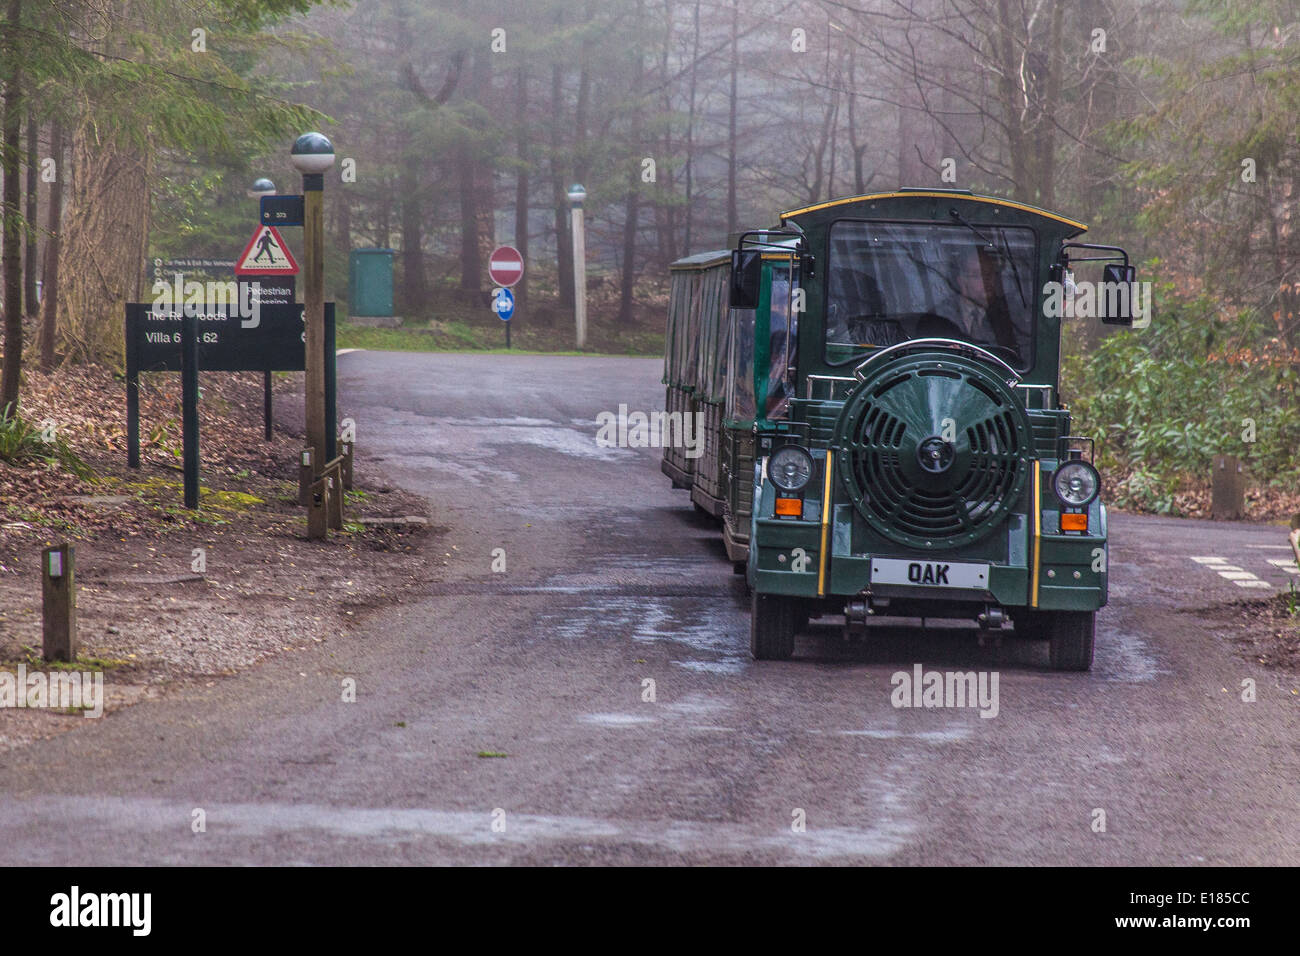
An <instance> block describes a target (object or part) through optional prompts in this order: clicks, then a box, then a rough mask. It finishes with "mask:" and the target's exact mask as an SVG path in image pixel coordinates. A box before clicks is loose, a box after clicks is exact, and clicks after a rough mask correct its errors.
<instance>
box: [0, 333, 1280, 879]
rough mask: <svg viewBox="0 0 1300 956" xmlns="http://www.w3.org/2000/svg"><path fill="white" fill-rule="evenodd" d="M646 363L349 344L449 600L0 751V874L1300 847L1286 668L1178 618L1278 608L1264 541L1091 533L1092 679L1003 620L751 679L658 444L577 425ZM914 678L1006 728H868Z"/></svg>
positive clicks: (1119, 523)
mask: <svg viewBox="0 0 1300 956" xmlns="http://www.w3.org/2000/svg"><path fill="white" fill-rule="evenodd" d="M659 372H660V363H658V362H656V361H648V360H637V359H587V358H564V357H553V358H551V357H547V358H541V357H523V356H518V357H501V356H470V355H420V354H393V353H369V352H355V353H350V354H347V355H345V356H343V357H342V358H341V359H340V374H341V384H340V389H341V396H342V402H343V404H344V406H345V412H346V414H348V415H351V416H352V417H353V418H355V420H356V422H357V433H358V447H359V450H360V452H359V453H360V456H361V458H362V463H361V464H360V465H359V467H360V468H361V469H362V470H370V469H375V468H377V467H382V468H383V469H384V470H385V471H386V473H387V475H388V476H389V480H391V481H393V482H395V483H397V484H400V485H402V486H404V487H407V488H409V489H412V490H416V491H419V492H422V493H424V494H426V495H428V497H429V502H430V514H431V515H432V516H433V519H434V521H435V523H438V524H440V525H444V526H447V527H448V528H449V529H450V530H449V531H448V533H447V534H446V536H445V539H442V540H444V541H445V547H444V548H436V549H435V551H434V554H433V556H432V559H433V560H437V561H441V560H443V554H444V553H446V552H451V553H452V555H453V557H452V558H451V559H450V562H449V564H448V565H447V566H446V568H444V569H443V577H442V579H441V580H440V583H438V584H437V585H436V586H434V587H432V588H429V589H428V590H427V593H425V594H424V595H422V596H421V597H420V598H419V599H418V600H414V601H412V602H410V603H408V604H406V605H405V606H402V607H397V608H389V609H385V610H382V611H380V612H378V613H377V614H375V615H374V616H373V617H371V618H370V619H368V621H367V622H366V626H365V628H364V629H363V630H362V632H361V633H359V634H358V635H356V636H354V637H352V638H349V639H348V640H347V641H339V640H337V639H334V640H331V641H329V642H327V643H326V644H324V645H318V646H315V647H313V648H312V649H309V650H306V651H302V652H295V653H292V654H287V655H284V656H283V657H281V658H280V659H278V660H275V661H272V662H270V663H268V664H266V665H264V666H262V667H259V668H257V669H255V670H253V671H250V672H248V673H246V674H244V675H241V676H239V677H237V678H232V679H228V680H223V681H219V682H217V684H216V685H215V686H213V687H211V688H204V687H195V688H187V689H182V690H179V691H176V692H174V693H171V694H169V695H168V696H167V697H166V698H165V699H163V700H160V701H156V702H150V703H145V704H141V705H138V706H135V707H131V708H128V709H126V710H124V711H121V712H118V713H116V714H114V715H112V716H110V717H109V718H107V719H105V720H102V721H86V724H87V725H88V726H86V727H85V728H83V729H79V730H77V731H76V732H73V733H68V734H64V735H62V736H60V737H57V738H55V739H52V740H49V741H45V742H43V743H40V744H37V745H35V746H32V747H28V748H25V749H23V750H19V751H15V752H12V753H9V754H5V755H0V863H3V864H5V865H11V864H53V863H60V864H83V863H98V864H122V863H132V864H134V863H175V864H182V863H184V864H201V863H222V864H226V863H255V864H298V863H322V864H353V863H355V864H400V863H522V864H530V863H537V864H555V863H561V864H581V863H630V864H637V863H781V864H808V863H838V864H845V863H882V864H883V863H888V864H931V865H934V864H977V863H982V864H1013V863H1029V864H1046V863H1058V864H1059V863H1065V864H1175V865H1180V864H1189V865H1196V864H1291V865H1295V864H1297V863H1300V750H1298V747H1300V744H1298V741H1300V695H1297V691H1300V677H1297V676H1296V675H1294V674H1291V675H1288V674H1285V673H1282V672H1278V671H1273V670H1266V669H1265V668H1263V667H1260V666H1258V665H1255V664H1253V663H1252V662H1251V661H1249V660H1248V659H1246V658H1243V657H1242V656H1241V655H1240V654H1239V653H1238V651H1237V650H1235V648H1234V647H1233V645H1232V644H1231V643H1230V642H1229V641H1228V640H1226V639H1225V638H1224V637H1223V636H1222V635H1220V634H1216V633H1215V630H1214V628H1213V626H1212V625H1210V624H1207V623H1206V622H1204V621H1203V620H1202V617H1201V615H1200V614H1198V612H1197V610H1198V608H1202V607H1205V606H1207V605H1209V604H1212V603H1216V602H1220V601H1226V600H1233V599H1237V598H1241V597H1243V596H1257V595H1259V594H1264V593H1269V592H1270V591H1272V590H1273V589H1275V588H1278V587H1281V588H1285V586H1286V581H1287V579H1288V577H1289V572H1288V571H1287V570H1286V568H1284V567H1283V566H1282V565H1284V564H1286V559H1287V550H1286V541H1285V533H1284V531H1283V530H1281V529H1279V528H1261V527H1252V526H1247V525H1225V524H1214V525H1211V524H1209V523H1206V522H1195V521H1176V520H1165V519H1143V518H1132V517H1125V516H1115V517H1113V518H1112V526H1111V527H1112V540H1113V544H1112V551H1111V555H1112V559H1111V561H1112V573H1111V604H1110V606H1109V607H1107V608H1106V609H1105V610H1104V611H1103V612H1102V614H1101V615H1100V617H1099V624H1098V643H1097V652H1096V664H1095V666H1094V669H1093V670H1092V672H1091V673H1087V674H1059V673H1053V672H1050V671H1048V670H1047V669H1046V651H1045V648H1043V647H1042V646H1041V645H1037V644H1029V643H1027V642H1023V641H1019V640H1016V639H1015V638H1014V637H1012V636H1011V635H1010V634H1008V635H1007V637H1006V639H1005V640H1003V641H1002V642H1001V645H1000V646H995V645H994V644H993V643H990V644H989V645H988V646H984V647H981V646H979V645H978V644H977V643H976V642H975V641H974V640H973V637H972V635H971V634H970V633H958V632H952V631H949V632H935V631H931V632H927V633H923V632H921V631H920V630H919V629H917V628H892V629H889V630H886V631H882V632H876V633H873V635H872V636H871V637H869V638H868V639H867V640H866V641H865V642H864V643H863V644H861V645H857V646H850V645H846V644H844V643H843V642H842V640H841V638H840V632H839V629H838V627H837V626H834V625H833V623H832V622H831V621H830V620H829V619H828V620H826V621H825V622H824V623H822V624H814V625H813V626H812V627H811V628H810V629H809V631H808V633H807V634H806V635H804V636H803V637H801V638H800V640H799V642H798V645H797V649H796V658H795V660H793V661H791V662H788V663H763V664H755V663H753V662H752V661H750V659H749V654H748V617H747V601H746V598H745V596H744V590H743V584H742V581H741V579H740V578H738V577H736V576H734V575H733V574H732V571H731V566H730V564H728V563H727V562H726V561H725V560H724V559H723V552H722V547H721V543H720V540H719V538H718V535H717V532H716V529H715V528H714V527H713V526H712V525H710V524H709V523H708V522H706V521H704V520H702V519H701V518H699V517H697V516H696V515H695V513H694V512H693V511H692V509H691V506H690V503H689V500H688V498H687V496H686V494H685V493H684V492H674V491H672V490H671V489H670V487H669V483H668V480H667V479H666V478H664V477H663V476H662V475H661V474H660V472H659V468H658V454H659V452H658V451H657V450H654V449H639V450H638V449H606V448H599V447H597V446H596V444H595V441H594V436H595V422H594V420H595V416H596V414H597V413H598V412H600V411H603V410H609V411H616V410H617V408H618V406H619V404H620V403H626V404H627V405H628V406H629V407H630V408H632V409H643V410H652V409H656V408H662V402H663V392H662V388H661V386H660V385H659ZM453 545H454V549H453ZM496 548H503V549H504V550H505V554H506V571H505V572H504V573H493V572H492V571H491V569H490V568H491V563H492V553H493V549H496ZM1193 558H1200V559H1215V560H1199V561H1197V560H1193ZM1225 569H1229V570H1225ZM1231 569H1239V570H1231ZM1239 575H1249V576H1253V578H1254V580H1256V581H1258V582H1259V583H1258V584H1251V585H1242V584H1239V583H1238V582H1239V581H1248V580H1250V577H1240V576H1239ZM918 663H919V664H922V665H923V666H924V667H925V668H926V669H940V670H955V669H962V670H971V669H975V670H984V671H996V672H997V673H998V675H999V708H998V714H997V716H996V717H994V718H990V719H984V718H981V717H980V716H979V713H978V711H977V710H973V709H964V710H959V709H896V708H894V707H893V706H892V705H891V702H890V693H891V690H892V686H891V682H890V676H891V674H893V673H894V672H896V671H899V670H906V671H911V670H912V668H913V666H914V665H915V664H918ZM346 677H354V678H355V679H356V680H357V693H358V699H357V702H356V703H343V702H342V701H341V693H340V686H341V681H342V680H343V679H344V678H346ZM1244 678H1253V679H1254V680H1255V681H1256V682H1257V693H1258V700H1257V701H1256V702H1254V703H1244V702H1243V701H1242V700H1241V699H1240V687H1241V682H1242V680H1243V679H1244ZM647 680H653V681H654V690H655V700H654V702H648V701H645V700H643V695H644V688H645V686H646V685H645V681H647ZM402 725H404V726H402ZM480 752H496V753H503V754H506V755H507V756H505V757H480V756H478V755H479V753H480ZM195 808H202V809H203V810H204V812H205V813H206V819H207V830H206V832H205V833H201V834H195V833H193V832H191V825H190V824H191V819H192V813H193V811H194V809H195ZM1098 810H1101V811H1104V813H1105V832H1096V831H1095V829H1094V827H1095V825H1096V821H1097V820H1098V819H1099V815H1098V813H1097V811H1098ZM800 811H802V815H803V816H804V817H806V829H805V830H804V832H794V831H793V830H792V826H791V824H792V821H793V820H794V819H795V818H796V815H798V814H799V812H800ZM88 835H93V839H92V838H88Z"/></svg>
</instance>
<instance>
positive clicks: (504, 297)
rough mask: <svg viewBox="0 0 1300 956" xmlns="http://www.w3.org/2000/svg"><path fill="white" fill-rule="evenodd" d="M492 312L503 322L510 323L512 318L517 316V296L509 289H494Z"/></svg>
mask: <svg viewBox="0 0 1300 956" xmlns="http://www.w3.org/2000/svg"><path fill="white" fill-rule="evenodd" d="M492 311H493V312H495V313H496V314H497V317H498V318H499V319H501V321H502V322H509V321H510V317H511V316H512V315H514V314H515V294H514V293H513V292H511V291H510V290H509V289H494V290H493V291H492Z"/></svg>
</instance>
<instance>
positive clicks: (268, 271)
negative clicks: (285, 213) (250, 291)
mask: <svg viewBox="0 0 1300 956" xmlns="http://www.w3.org/2000/svg"><path fill="white" fill-rule="evenodd" d="M235 274H236V275H241V276H296V275H297V274H298V263H297V262H295V261H294V258H293V253H292V252H290V251H289V247H288V246H286V245H285V244H284V239H282V238H281V237H280V233H278V232H276V229H275V227H274V226H258V227H257V231H256V232H254V233H253V238H252V239H249V240H248V245H246V246H244V251H243V252H242V253H240V255H239V258H238V259H236V260H235Z"/></svg>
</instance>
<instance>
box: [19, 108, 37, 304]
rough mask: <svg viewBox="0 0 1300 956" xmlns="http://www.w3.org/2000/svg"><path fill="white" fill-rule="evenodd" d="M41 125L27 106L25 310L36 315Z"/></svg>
mask: <svg viewBox="0 0 1300 956" xmlns="http://www.w3.org/2000/svg"><path fill="white" fill-rule="evenodd" d="M39 139H40V127H38V126H37V125H36V111H35V110H33V109H32V108H31V106H30V105H29V106H28V107H27V209H26V211H25V212H24V213H23V219H24V220H25V222H24V223H23V228H24V229H25V230H26V232H27V248H26V250H25V253H24V256H23V302H24V303H25V304H26V308H25V309H24V310H23V311H25V312H26V313H27V314H28V315H29V316H33V317H34V316H35V315H36V313H37V310H38V308H39V306H38V304H37V302H36V271H37V268H38V266H37V261H36V260H37V255H36V253H37V249H36V199H37V192H36V190H37V183H38V182H39V179H38V169H37V167H38V165H39V163H40V150H39V143H38V141H39Z"/></svg>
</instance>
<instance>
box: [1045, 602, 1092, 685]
mask: <svg viewBox="0 0 1300 956" xmlns="http://www.w3.org/2000/svg"><path fill="white" fill-rule="evenodd" d="M1048 621H1049V624H1048V627H1047V631H1048V641H1049V644H1048V652H1047V653H1048V659H1049V660H1050V661H1051V664H1052V670H1054V671H1086V670H1090V669H1091V668H1092V645H1093V636H1094V634H1095V632H1096V624H1097V613H1096V612H1095V611H1057V612H1056V613H1054V614H1052V615H1051V617H1050V618H1049V619H1048Z"/></svg>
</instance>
